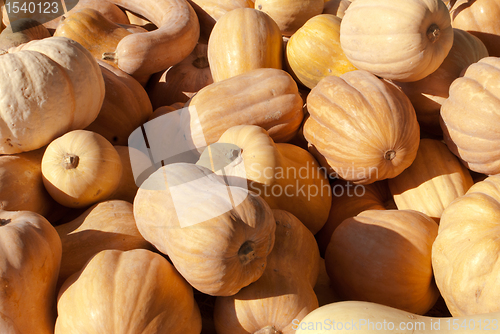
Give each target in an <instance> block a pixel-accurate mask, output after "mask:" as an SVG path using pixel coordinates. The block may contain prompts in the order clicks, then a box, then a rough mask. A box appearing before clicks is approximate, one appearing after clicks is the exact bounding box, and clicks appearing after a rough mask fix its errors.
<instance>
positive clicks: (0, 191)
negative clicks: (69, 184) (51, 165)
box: [0, 148, 55, 218]
mask: <svg viewBox="0 0 500 334" xmlns="http://www.w3.org/2000/svg"><path fill="white" fill-rule="evenodd" d="M44 150H45V149H44V148H41V149H38V150H35V151H30V152H24V153H18V154H10V155H2V156H0V209H1V210H8V211H31V212H35V213H38V214H40V215H42V216H44V217H45V218H47V217H48V216H49V215H50V214H51V212H52V210H53V209H54V207H55V201H54V200H53V199H52V197H50V195H49V193H48V192H47V190H46V189H45V186H44V185H43V181H42V169H41V162H42V157H43V152H44Z"/></svg>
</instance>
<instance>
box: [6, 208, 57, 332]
mask: <svg viewBox="0 0 500 334" xmlns="http://www.w3.org/2000/svg"><path fill="white" fill-rule="evenodd" d="M61 252H62V251H61V240H60V239H59V236H58V235H57V232H56V230H55V229H54V227H53V226H52V225H51V224H50V222H49V221H48V220H47V219H45V218H44V217H43V216H41V215H39V214H37V213H34V212H31V211H4V210H0V259H2V260H1V261H0V263H1V265H0V282H1V287H2V288H1V289H0V329H2V333H8V334H10V333H13V334H21V333H22V334H24V333H40V334H53V333H54V324H55V321H56V312H55V311H56V308H55V302H56V294H57V292H56V282H57V275H58V272H59V266H60V263H61ZM6 328H10V329H13V328H15V329H16V331H10V330H9V331H3V330H5V329H6Z"/></svg>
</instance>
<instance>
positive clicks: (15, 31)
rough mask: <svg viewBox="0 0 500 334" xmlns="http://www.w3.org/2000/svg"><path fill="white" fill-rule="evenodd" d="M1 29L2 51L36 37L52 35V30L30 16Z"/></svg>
mask: <svg viewBox="0 0 500 334" xmlns="http://www.w3.org/2000/svg"><path fill="white" fill-rule="evenodd" d="M0 31H1V32H2V33H1V34H0V53H2V52H3V51H7V50H8V49H9V48H11V47H14V46H18V45H21V44H23V43H28V42H29V41H32V40H35V39H43V38H47V37H50V32H49V31H48V30H47V28H45V26H43V25H41V24H40V22H38V21H35V20H33V19H29V18H26V19H19V20H16V21H14V23H13V25H9V26H8V27H7V28H5V29H4V30H0Z"/></svg>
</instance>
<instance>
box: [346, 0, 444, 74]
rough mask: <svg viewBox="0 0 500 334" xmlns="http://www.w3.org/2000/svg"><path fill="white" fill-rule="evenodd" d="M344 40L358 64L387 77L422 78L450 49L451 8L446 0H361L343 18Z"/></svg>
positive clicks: (353, 60) (352, 61) (354, 63)
mask: <svg viewBox="0 0 500 334" xmlns="http://www.w3.org/2000/svg"><path fill="white" fill-rule="evenodd" d="M340 44H341V46H342V49H343V50H344V53H345V55H346V56H347V59H349V60H350V61H351V63H352V64H353V65H354V66H356V67H357V68H359V69H363V70H366V71H370V72H372V73H373V74H375V75H377V76H380V77H383V78H386V79H394V80H398V81H416V80H420V79H422V78H425V77H426V76H427V75H429V74H431V73H432V72H434V71H435V70H436V69H437V68H438V67H439V66H440V65H441V63H442V62H443V60H444V58H445V57H446V55H447V54H448V52H449V51H450V49H451V46H452V44H453V29H452V27H451V17H450V13H449V11H448V8H447V7H446V5H445V4H444V3H443V2H442V1H441V0H401V1H397V2H394V1H392V0H356V1H353V2H352V3H351V4H350V5H349V7H348V9H347V10H346V11H345V15H344V17H343V18H342V24H341V25H340Z"/></svg>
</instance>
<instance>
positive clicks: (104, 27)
mask: <svg viewBox="0 0 500 334" xmlns="http://www.w3.org/2000/svg"><path fill="white" fill-rule="evenodd" d="M130 34H132V33H131V32H130V31H128V30H127V29H125V28H123V27H121V26H119V25H118V24H116V23H114V22H112V21H110V20H108V19H107V18H106V17H105V16H104V15H102V14H101V13H100V12H99V11H98V10H96V9H92V8H82V9H79V10H77V11H75V12H73V13H68V14H66V15H63V16H62V17H61V22H60V23H59V25H58V26H57V29H56V31H55V32H54V36H62V37H67V38H70V39H72V40H74V41H77V42H78V43H80V44H81V45H82V46H83V47H85V48H86V49H87V50H89V51H90V53H91V54H92V55H93V56H94V58H96V59H102V55H103V54H104V53H105V52H113V51H114V50H115V49H116V46H117V45H118V43H119V42H120V41H121V40H122V38H124V37H125V36H127V35H130ZM107 62H108V63H109V64H111V65H113V66H116V67H118V65H117V64H116V63H115V62H113V61H107Z"/></svg>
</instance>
